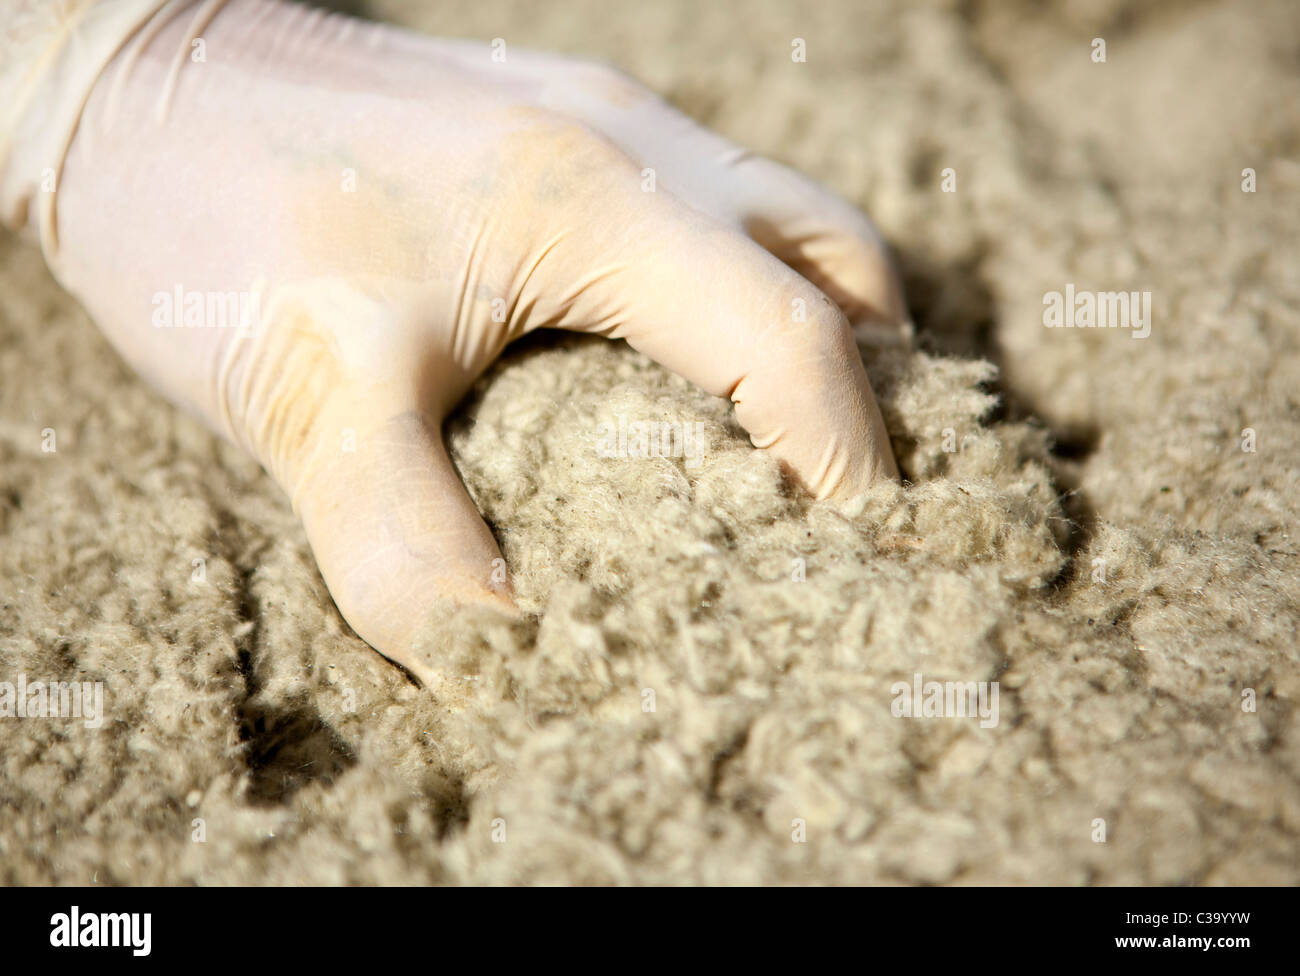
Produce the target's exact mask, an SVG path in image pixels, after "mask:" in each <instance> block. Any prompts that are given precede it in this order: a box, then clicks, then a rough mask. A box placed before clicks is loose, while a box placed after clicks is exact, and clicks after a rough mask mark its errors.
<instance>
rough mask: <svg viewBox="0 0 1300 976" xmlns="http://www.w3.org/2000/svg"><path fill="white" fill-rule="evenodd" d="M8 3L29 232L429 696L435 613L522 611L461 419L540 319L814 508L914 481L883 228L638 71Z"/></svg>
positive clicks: (9, 120)
mask: <svg viewBox="0 0 1300 976" xmlns="http://www.w3.org/2000/svg"><path fill="white" fill-rule="evenodd" d="M17 2H18V7H17V8H14V9H12V10H11V11H10V13H9V14H7V15H0V17H5V16H7V17H8V18H9V19H8V21H7V22H5V21H3V20H0V29H3V30H4V31H5V33H6V38H7V41H6V43H7V45H8V53H7V63H6V64H5V65H4V67H3V69H0V97H3V101H4V103H5V104H6V105H10V106H11V109H10V110H9V111H8V113H7V115H6V116H5V117H4V118H3V120H2V121H3V128H2V129H0V204H3V214H4V216H5V218H6V220H7V221H8V222H9V223H11V224H13V225H16V226H26V227H28V229H29V231H31V232H34V233H36V234H38V235H39V237H40V240H41V242H42V245H43V247H44V250H45V254H46V257H47V260H48V262H49V264H50V266H51V268H52V270H53V271H54V273H55V275H56V276H57V277H58V279H59V280H60V282H61V283H62V284H63V285H64V286H65V287H66V288H67V289H68V290H69V291H71V292H72V293H73V294H74V295H76V296H77V297H78V298H79V299H80V300H81V301H82V302H83V303H84V305H85V307H86V308H87V310H88V311H89V312H90V314H91V316H92V317H93V318H94V319H95V321H96V322H97V323H98V324H99V326H100V327H101V328H102V329H103V330H104V332H105V333H106V335H107V336H108V337H109V339H110V340H111V342H112V343H113V345H114V346H115V347H116V348H117V349H118V350H119V352H120V353H121V354H122V356H123V357H125V358H126V360H127V361H128V362H130V363H131V364H132V365H133V366H134V367H135V368H136V369H137V370H138V371H139V372H140V374H141V375H142V376H144V377H145V378H146V379H147V380H148V381H149V382H150V383H151V384H153V385H154V386H155V387H156V388H157V389H158V390H160V391H161V392H162V393H163V394H164V395H165V396H167V397H168V398H169V399H170V400H172V401H173V402H175V403H177V404H179V405H181V406H184V407H186V408H188V409H189V410H191V411H192V412H194V413H195V414H197V415H198V416H199V417H200V418H202V419H203V420H204V421H206V422H207V423H208V424H209V425H210V426H211V427H212V428H213V429H215V430H217V431H219V432H220V433H222V434H223V435H225V436H226V437H228V438H230V439H231V440H232V441H234V442H235V443H237V444H240V445H243V446H244V447H245V448H247V450H249V451H250V452H252V453H253V454H254V455H255V456H256V457H257V458H258V459H259V460H260V461H261V462H262V463H263V464H264V465H265V467H266V469H267V471H269V472H270V473H271V475H272V476H274V478H275V479H276V480H277V481H278V482H279V484H280V485H281V486H283V488H284V490H285V491H286V492H287V493H288V494H289V496H290V497H291V498H292V501H293V505H294V507H295V509H296V511H297V512H299V513H300V515H301V518H302V520H303V524H304V526H305V528H306V532H307V537H308V539H309V540H310V542H311V546H312V549H313V551H314V553H315V556H316V559H317V562H318V564H319V566H320V570H321V573H322V574H323V576H324V579H325V582H326V583H327V585H328V586H329V589H330V592H331V593H332V595H333V597H334V599H335V601H336V603H337V604H338V607H339V609H340V611H341V612H342V614H343V616H344V617H345V618H346V619H347V621H348V623H349V624H351V626H352V627H353V629H354V630H355V631H356V632H357V633H358V634H359V635H360V636H361V637H362V638H363V639H364V640H366V641H368V642H369V643H370V644H371V645H372V646H374V647H375V648H377V649H378V650H379V651H381V652H382V653H383V654H385V655H387V656H388V657H390V658H392V659H393V660H395V661H398V662H399V663H402V664H404V665H406V666H407V667H409V668H411V669H412V670H414V671H415V672H416V673H417V674H421V675H427V674H428V670H427V668H426V666H425V665H424V664H423V663H422V662H419V661H416V660H415V659H414V656H413V654H412V652H411V648H412V644H413V641H414V638H415V636H416V632H417V630H418V628H419V627H420V625H421V623H422V622H423V620H424V614H425V613H426V612H427V608H428V605H429V603H430V600H431V599H434V598H440V599H451V600H453V601H460V602H465V601H481V602H488V603H496V604H499V605H500V606H501V607H502V608H503V609H505V610H506V611H509V610H511V609H512V608H513V602H512V600H511V597H510V593H509V589H508V586H502V585H497V584H494V583H493V575H494V574H493V561H494V560H495V559H498V558H499V556H500V553H499V551H498V549H497V546H496V544H495V542H494V540H493V538H492V535H491V533H490V532H489V531H488V529H487V527H486V526H485V525H484V523H483V521H482V520H481V518H480V517H479V514H478V512H477V511H476V510H475V508H474V505H473V504H472V502H471V500H470V498H469V497H468V495H467V494H466V492H465V489H464V487H463V485H462V484H461V483H460V481H459V478H458V476H457V474H456V471H455V469H454V468H453V466H452V463H451V461H450V459H449V458H448V455H447V452H446V449H445V446H444V444H443V440H442V434H441V424H442V422H443V420H444V418H445V417H446V416H447V414H448V412H449V411H450V410H452V408H453V407H454V406H455V405H456V403H457V402H458V401H459V400H460V399H461V398H462V397H463V396H464V394H465V393H466V391H467V390H468V389H469V387H470V385H471V383H472V382H473V381H474V379H475V378H476V377H477V376H479V375H480V374H481V373H482V371H483V370H484V369H485V368H486V367H487V366H488V365H489V364H490V363H491V361H492V360H493V359H494V357H496V356H497V355H498V354H499V353H500V352H501V350H502V349H503V348H504V347H505V346H506V344H507V343H509V342H510V341H512V340H513V339H516V338H518V337H519V336H520V335H522V334H524V333H526V332H528V331H530V330H532V329H536V328H540V327H553V328H562V329H572V330H575V331H581V332H590V333H597V334H600V335H605V336H609V337H611V338H624V339H626V340H627V341H628V342H629V343H630V344H631V345H632V346H633V347H635V348H636V349H639V350H641V351H642V352H644V353H645V354H647V355H648V356H650V357H652V358H654V359H655V360H657V361H658V362H660V363H662V364H663V365H664V366H666V367H667V368H669V369H671V370H673V371H675V372H677V373H679V374H681V375H682V376H684V377H686V378H687V379H689V380H690V381H692V382H694V383H696V384H698V385H699V386H701V387H703V388H704V389H705V390H707V391H708V392H710V393H712V394H714V395H716V396H726V397H730V398H731V400H732V401H733V402H734V403H735V405H736V414H737V418H738V420H739V421H740V423H741V424H742V425H743V426H744V427H745V429H746V430H747V431H748V432H749V434H750V436H751V438H752V440H753V442H754V444H755V445H756V446H758V447H760V448H764V449H766V450H769V451H771V452H772V453H773V454H774V455H776V457H777V458H779V459H780V460H781V461H782V462H783V463H784V464H785V466H786V467H787V468H788V470H789V471H790V472H791V473H792V474H793V475H794V476H795V477H796V478H797V479H798V480H800V481H801V482H802V483H803V484H805V485H806V486H807V487H808V489H810V490H811V491H812V492H813V493H814V494H816V495H817V496H818V497H836V498H847V497H849V496H852V495H854V494H856V493H859V492H861V491H862V490H864V489H865V488H866V487H867V486H868V485H870V484H871V483H872V481H874V480H876V479H879V478H895V477H897V469H896V467H895V464H894V460H893V457H892V454H891V450H890V445H889V439H888V436H887V434H886V432H885V428H884V425H883V423H882V421H881V417H880V413H879V410H878V409H877V406H876V404H875V401H874V399H873V397H872V393H871V389H870V385H869V384H868V381H867V377H866V374H865V372H864V370H863V367H862V362H861V360H860V358H859V355H858V350H857V348H856V345H855V343H854V340H853V334H852V332H851V328H850V321H851V320H853V321H857V320H866V319H870V318H875V319H878V320H881V321H885V322H894V323H897V322H900V321H901V320H902V319H903V317H904V316H905V314H906V313H905V310H904V306H903V301H902V297H901V293H900V289H899V286H898V283H897V279H896V276H895V274H894V272H893V270H892V268H891V265H890V262H889V260H888V258H887V257H886V254H885V251H884V249H883V247H882V245H881V243H880V240H879V238H878V236H877V235H876V233H875V231H874V230H873V228H872V226H871V224H870V223H869V222H868V221H867V219H866V218H865V217H863V216H862V215H861V214H859V213H858V212H856V211H855V210H854V209H853V208H851V207H850V206H848V205H847V204H846V203H844V202H843V201H841V200H839V199H837V198H836V197H834V196H832V195H830V194H828V193H826V192H825V191H823V190H822V189H820V188H819V187H817V186H816V185H815V184H813V183H811V182H810V181H808V180H807V179H805V178H803V177H801V176H799V175H798V174H796V173H794V172H792V171H790V170H789V169H786V168H784V167H782V166H779V165H776V164H774V163H772V162H769V161H766V160H763V159H759V158H756V157H754V156H752V155H750V154H748V153H746V152H744V151H743V150H740V149H738V148H737V147H736V146H734V145H732V144H730V143H728V142H727V141H725V140H723V139H722V138H720V137H718V136H717V135H715V134H713V133H710V132H708V131H706V130H704V129H702V128H701V127H699V126H698V125H696V124H694V123H693V122H692V121H690V120H689V119H687V118H686V117H684V116H683V115H681V114H680V113H678V112H676V111H674V110H673V109H672V108H670V107H669V106H668V105H666V104H665V103H664V102H663V101H661V100H660V99H659V98H657V97H656V96H655V95H653V94H652V93H651V92H649V91H648V90H646V89H645V88H643V87H641V86H640V85H638V84H636V83H635V82H633V81H631V80H629V79H627V78H625V77H623V76H621V75H619V74H617V73H615V72H613V71H611V70H609V69H607V68H604V67H600V66H597V65H593V64H588V63H582V62H575V61H571V60H568V59H565V58H559V57H551V56H546V55H541V54H535V53H525V52H523V51H520V50H517V49H515V48H513V47H511V48H509V49H508V50H506V52H505V60H504V62H501V61H496V60H493V57H492V55H493V49H492V48H491V47H490V46H488V45H486V44H483V45H480V44H472V43H464V42H447V41H439V40H433V39H429V38H426V37H422V36H419V35H416V34H411V33H407V32H403V31H401V30H397V29H393V28H390V27H385V26H381V25H375V24H368V23H362V22H359V21H355V20H352V19H349V18H346V17H341V16H338V15H326V14H323V13H321V12H320V11H316V10H312V9H309V8H307V7H301V6H296V5H289V4H285V3H281V2H275V0H229V2H224V3H223V2H220V0H209V2H205V3H198V2H187V0H172V2H169V3H160V2H159V0H116V2H109V3H98V2H95V0H81V2H73V3H71V4H68V3H64V4H43V3H39V2H33V0H17ZM648 169H652V170H653V171H654V173H653V180H652V179H651V178H650V174H648V173H646V172H645V171H646V170H648ZM42 184H45V185H44V186H43V185H42ZM231 295H235V296H239V297H242V298H243V300H244V302H245V303H246V305H245V308H244V312H245V315H244V320H243V322H242V327H241V322H240V320H239V316H238V315H237V314H235V313H236V310H237V307H236V306H232V305H226V304H224V302H223V297H227V296H231ZM196 296H197V297H196ZM223 317H224V318H225V322H224V325H223V323H222V322H220V321H217V320H220V319H222V318H223ZM187 321H188V322H190V323H191V325H189V326H187V325H186V324H185V323H186V322H187ZM195 324H201V325H202V326H203V327H193V325H195ZM349 439H350V440H351V444H349ZM349 446H352V447H353V448H354V449H352V450H348V447H349ZM498 565H499V564H498Z"/></svg>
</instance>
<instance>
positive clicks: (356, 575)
mask: <svg viewBox="0 0 1300 976" xmlns="http://www.w3.org/2000/svg"><path fill="white" fill-rule="evenodd" d="M322 433H324V434H326V436H328V432H325V431H323V432H322ZM337 433H338V438H339V450H338V452H337V456H336V457H335V458H333V459H331V460H330V461H328V462H325V461H321V460H319V459H318V462H317V465H316V466H315V467H314V468H313V469H312V470H311V471H310V473H309V474H306V475H305V476H304V480H303V481H302V483H301V485H300V486H299V489H298V491H297V493H296V499H295V500H296V504H297V508H298V511H299V514H300V515H301V517H302V523H303V527H304V528H305V529H306V532H307V538H308V541H309V542H310V543H311V547H312V551H313V552H314V554H315V556H316V561H317V564H318V565H319V567H320V571H321V575H322V576H323V577H324V579H325V583H326V585H327V586H328V587H329V590H330V593H331V595H333V597H334V602H335V604H336V605H337V606H338V608H339V612H340V613H341V614H342V615H343V617H344V619H345V620H347V622H348V624H349V625H350V626H351V627H352V629H353V630H354V631H356V633H357V635H358V636H359V637H361V639H362V640H364V641H365V642H366V643H368V644H370V645H371V646H372V647H374V648H376V649H377V650H379V651H380V652H381V653H382V654H384V655H385V656H386V657H388V658H391V659H392V660H394V661H396V662H397V663H398V664H401V665H403V666H404V667H406V668H407V669H408V670H410V671H412V672H414V673H415V674H416V676H417V677H419V678H420V679H421V680H422V681H424V682H425V684H429V683H430V679H431V675H430V674H429V673H428V669H427V665H426V664H425V663H424V662H423V661H422V660H421V659H419V658H418V657H417V656H416V654H415V647H416V644H417V641H418V639H419V633H418V631H419V630H420V628H421V627H422V626H423V625H424V623H425V621H426V619H427V615H428V613H429V612H430V608H431V607H433V606H437V605H446V604H461V605H464V604H486V605H489V606H494V607H497V608H499V609H501V610H502V611H504V612H507V613H512V614H513V613H517V611H516V610H515V609H514V605H513V601H512V600H511V596H510V588H509V583H508V581H507V577H506V573H505V561H504V559H502V557H501V552H500V550H499V549H498V547H497V544H496V541H495V540H494V539H493V537H492V533H491V532H490V531H489V530H488V527H487V525H485V524H484V522H483V519H482V518H481V517H480V516H479V513H478V510H477V509H476V508H475V506H474V503H473V501H472V500H471V499H470V497H469V495H468V494H467V492H466V491H465V487H464V485H463V484H462V483H461V480H460V477H459V476H458V475H457V473H456V470H455V468H454V467H453V466H452V462H451V458H450V457H449V456H448V454H447V450H446V447H445V445H444V443H443V439H442V434H441V432H440V430H439V428H438V424H437V422H436V421H432V420H431V419H430V418H428V417H426V416H425V415H423V414H421V413H420V412H418V411H417V410H415V409H410V410H407V411H405V412H403V413H399V414H396V415H393V416H390V417H388V418H387V419H385V420H383V421H381V422H379V423H377V424H375V425H373V426H369V425H364V424H363V425H362V426H358V427H357V428H345V429H342V430H339V431H338V432H337ZM353 434H354V435H355V437H354V439H353Z"/></svg>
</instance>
